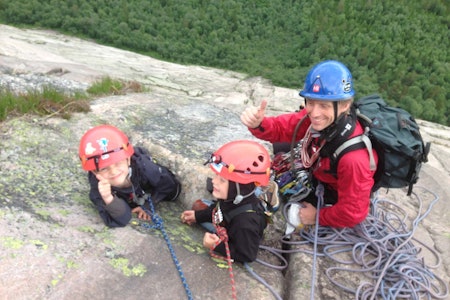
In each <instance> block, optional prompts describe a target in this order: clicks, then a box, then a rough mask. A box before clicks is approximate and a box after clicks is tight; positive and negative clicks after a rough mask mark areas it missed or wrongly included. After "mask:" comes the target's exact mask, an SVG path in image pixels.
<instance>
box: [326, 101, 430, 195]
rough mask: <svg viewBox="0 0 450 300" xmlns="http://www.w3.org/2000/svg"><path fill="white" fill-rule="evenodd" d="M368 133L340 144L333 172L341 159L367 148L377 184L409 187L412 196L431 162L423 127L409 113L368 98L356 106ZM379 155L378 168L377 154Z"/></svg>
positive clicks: (375, 186)
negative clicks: (416, 184)
mask: <svg viewBox="0 0 450 300" xmlns="http://www.w3.org/2000/svg"><path fill="white" fill-rule="evenodd" d="M353 105H354V106H355V108H356V112H357V116H358V120H359V121H360V122H361V124H362V125H363V127H364V128H365V131H366V132H365V133H364V134H362V135H360V136H356V137H353V138H351V139H349V140H347V141H346V142H344V143H343V144H342V145H340V146H339V147H338V148H337V149H336V150H335V151H334V153H333V155H332V156H331V164H330V170H331V172H332V173H333V174H336V169H337V165H338V162H339V159H340V158H341V157H342V155H344V154H345V153H347V152H349V151H352V150H356V149H362V148H367V149H368V151H369V155H370V162H371V169H372V170H373V169H374V168H375V167H376V168H377V171H376V172H375V176H374V179H375V185H374V187H373V191H376V190H377V189H379V188H380V187H384V188H401V187H406V186H407V187H408V192H407V194H408V196H409V195H410V194H411V192H412V188H413V185H414V184H415V183H417V180H418V179H419V172H420V169H421V166H422V163H426V162H427V161H428V158H427V156H428V153H429V151H430V146H431V145H430V143H426V144H424V142H423V139H422V136H421V134H420V131H419V126H418V124H417V123H416V121H415V120H414V118H413V117H412V116H411V114H410V113H408V112H407V111H405V110H403V109H401V108H396V107H392V106H388V105H387V104H386V103H385V101H384V100H383V99H382V98H381V97H380V96H379V95H371V96H366V97H363V98H361V99H359V100H358V101H357V102H355V103H354V104H353ZM372 147H373V149H375V150H376V151H377V154H378V165H377V166H375V161H374V158H373V153H372V151H371V149H372Z"/></svg>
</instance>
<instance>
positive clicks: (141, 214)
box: [131, 206, 150, 221]
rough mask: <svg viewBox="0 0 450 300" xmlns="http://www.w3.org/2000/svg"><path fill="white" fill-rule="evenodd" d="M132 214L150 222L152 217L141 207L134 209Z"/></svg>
mask: <svg viewBox="0 0 450 300" xmlns="http://www.w3.org/2000/svg"><path fill="white" fill-rule="evenodd" d="M131 212H132V213H135V214H137V217H138V219H142V220H145V221H150V216H149V215H148V214H147V213H146V212H145V211H144V210H143V209H142V207H140V206H138V207H135V208H133V209H132V210H131Z"/></svg>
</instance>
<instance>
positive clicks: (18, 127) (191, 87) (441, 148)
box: [0, 25, 450, 299]
mask: <svg viewBox="0 0 450 300" xmlns="http://www.w3.org/2000/svg"><path fill="white" fill-rule="evenodd" d="M104 76H110V77H113V78H121V79H124V80H136V81H139V82H141V83H142V84H143V85H144V86H145V87H146V89H147V91H146V92H144V93H139V94H128V95H121V96H110V97H104V98H99V99H96V100H94V101H93V102H92V106H91V112H89V113H87V114H77V115H75V116H73V117H72V118H71V119H70V120H63V119H58V118H45V117H42V118H41V117H35V116H25V117H20V118H15V119H10V120H8V121H6V122H3V123H2V124H0V135H1V142H0V143H1V147H0V175H1V176H0V191H1V197H0V250H1V251H0V274H1V276H0V299H11V298H14V299H106V298H110V299H145V298H149V297H150V298H151V299H183V298H193V299H213V298H220V299H223V298H228V297H231V284H230V274H229V270H228V269H226V268H223V266H224V265H225V264H223V263H220V262H217V261H214V260H211V259H210V258H209V254H208V252H207V251H206V250H205V249H203V247H202V245H201V240H202V234H203V232H202V230H201V229H200V228H199V227H196V226H194V227H188V226H186V225H182V224H181V223H180V222H179V220H178V216H179V214H180V213H181V211H182V210H183V209H185V208H187V207H190V206H191V204H192V203H193V201H195V199H198V198H200V197H208V196H209V195H208V194H207V193H206V190H205V180H206V178H207V176H208V175H210V174H209V171H208V168H206V167H204V166H203V162H204V161H205V158H206V157H207V155H208V154H210V153H211V151H214V150H215V149H217V148H218V147H219V146H221V145H222V144H224V143H226V142H228V141H231V140H236V139H254V138H253V137H252V136H251V135H250V134H249V133H248V131H247V130H246V128H245V127H244V126H243V125H242V124H241V123H240V120H239V114H240V113H241V111H242V110H243V109H244V108H245V107H246V106H247V105H255V104H256V105H258V104H259V102H260V101H261V100H262V99H267V100H268V101H269V106H268V113H269V114H272V115H276V114H279V113H281V112H285V111H293V110H295V109H296V108H297V107H298V105H299V103H300V98H299V97H298V91H296V90H290V89H285V88H279V87H275V86H273V85H271V83H270V82H269V81H267V80H264V79H263V78H249V77H247V76H246V75H245V74H239V73H235V72H230V71H225V70H218V69H211V68H204V67H199V66H181V65H176V64H172V63H167V62H162V61H158V60H155V59H152V58H150V57H145V56H142V55H138V54H135V53H132V52H128V51H123V50H118V49H115V48H110V47H105V46H101V45H97V44H95V43H92V42H88V41H84V40H80V39H77V38H72V37H67V36H63V35H60V34H57V33H54V32H50V31H40V30H21V29H17V28H13V27H9V26H3V25H0V83H1V84H2V87H5V86H8V87H10V88H15V89H17V90H20V89H24V90H26V89H27V88H29V87H34V88H39V86H41V85H42V84H43V83H44V84H49V83H50V84H52V85H54V86H58V87H61V88H64V89H71V90H77V89H81V90H83V89H86V88H87V87H88V86H89V85H90V84H92V83H93V82H94V81H95V80H98V79H100V78H101V77H104ZM300 85H301V83H300V82H299V86H300ZM102 123H110V124H113V125H115V126H117V127H119V128H121V129H122V130H123V131H125V132H126V133H127V134H128V135H129V136H130V138H131V140H132V142H133V143H134V144H135V145H143V146H145V147H147V148H148V149H149V150H150V151H151V152H152V153H153V155H154V156H155V157H156V159H157V160H158V161H159V162H161V163H163V164H165V165H167V166H169V167H170V168H172V169H173V170H175V171H176V173H177V175H178V176H179V177H180V178H181V179H182V182H183V194H182V196H181V197H180V199H179V200H178V201H177V202H176V203H161V205H158V206H157V207H156V210H157V212H158V214H160V215H161V216H162V219H163V220H164V227H163V230H160V229H157V228H156V229H155V228H148V226H143V225H142V224H140V223H139V222H138V221H137V220H136V221H133V222H132V223H131V224H130V225H129V226H127V227H125V228H118V229H108V228H106V227H105V226H104V225H103V223H102V222H101V220H100V218H99V217H98V215H97V213H96V211H95V210H94V208H93V206H92V205H91V203H90V201H89V199H88V195H87V194H88V186H87V180H86V174H85V173H84V172H83V171H82V170H81V167H80V165H79V160H78V157H77V152H78V141H79V139H80V138H81V136H82V134H83V133H84V132H85V131H86V130H87V129H89V128H90V127H92V126H95V125H98V124H102ZM420 125H421V130H422V134H423V136H424V139H425V140H427V141H431V142H432V148H431V154H430V157H429V159H430V161H429V163H427V164H426V165H424V166H423V170H422V174H421V179H420V181H419V184H418V185H422V186H425V187H426V188H428V189H430V190H431V191H433V192H434V193H436V195H437V196H438V197H439V198H440V199H439V201H437V202H436V203H435V204H434V206H433V207H432V208H431V211H430V212H429V214H427V216H426V217H425V219H424V220H422V221H421V222H420V224H419V226H418V227H417V230H415V232H414V238H415V239H416V240H417V241H420V242H422V243H424V244H425V245H427V246H429V247H431V248H432V249H435V250H436V251H437V253H438V254H439V258H440V259H442V261H441V263H440V265H438V266H437V268H435V269H432V272H434V274H436V275H437V276H439V278H442V280H443V285H444V286H441V287H439V288H438V290H439V291H442V293H441V294H440V295H439V294H438V293H437V292H436V294H437V295H433V296H435V297H437V298H442V299H445V298H446V297H447V295H445V293H446V291H447V288H446V287H445V285H448V283H449V274H450V270H449V269H448V268H449V267H448V266H450V261H449V257H450V255H449V254H450V253H449V252H450V250H449V249H450V216H449V213H448V209H447V203H446V201H447V199H448V197H449V195H450V187H449V184H448V183H449V182H450V163H449V160H448V154H449V151H450V150H449V146H450V133H449V132H450V131H449V128H447V127H444V126H440V125H436V124H432V123H429V122H424V121H420ZM263 144H265V145H266V146H267V147H268V148H270V145H269V144H267V143H263ZM418 191H419V192H418V194H420V196H423V198H424V207H423V208H422V207H420V206H419V202H416V201H415V200H413V199H411V198H409V197H406V196H405V192H404V191H402V190H391V191H389V193H388V194H386V195H384V197H386V198H387V199H389V200H392V201H395V203H397V204H398V205H399V206H400V207H401V208H402V209H404V210H405V211H406V213H407V215H408V219H409V220H412V219H413V218H414V217H415V216H416V215H417V214H419V215H420V214H424V212H425V211H426V209H427V208H428V205H429V204H430V199H432V198H433V197H432V196H430V194H429V193H428V194H427V193H425V192H420V191H421V189H420V188H418ZM427 195H428V196H427ZM269 227H270V228H269V229H268V230H267V233H266V237H265V239H264V244H265V245H269V246H274V247H280V241H279V240H280V238H281V236H282V233H283V232H284V219H283V216H282V214H281V213H277V214H276V215H275V224H273V225H270V226H269ZM169 250H173V253H175V256H176V257H173V256H171V251H169ZM261 252H264V251H261ZM420 255H423V256H424V257H425V263H426V264H427V265H430V266H433V265H434V264H435V262H436V258H435V257H433V255H432V252H429V251H426V249H425V250H424V253H423V254H420ZM261 257H263V258H264V259H267V260H268V261H270V262H271V263H273V264H278V260H277V259H276V258H274V257H272V256H271V255H267V254H266V253H262V254H261ZM289 259H290V261H289V268H288V269H287V270H285V271H279V270H276V269H273V268H268V267H266V266H264V265H262V264H258V263H253V264H252V267H253V268H254V271H255V272H256V273H257V274H258V275H259V276H261V277H262V278H264V279H265V280H266V281H267V283H268V285H270V286H271V287H273V288H274V289H275V291H276V292H277V293H278V294H279V295H281V297H282V298H284V299H309V298H315V299H331V298H333V299H354V298H355V296H354V294H352V293H349V292H345V291H344V290H343V289H342V288H339V287H338V286H337V285H334V284H332V283H331V282H330V280H329V279H327V277H326V276H325V271H326V269H327V268H328V267H330V266H332V262H330V261H328V260H326V259H325V258H321V257H319V258H317V264H313V263H314V261H313V256H312V255H309V254H304V253H295V254H293V255H291V256H290V258H289ZM176 265H178V268H177V267H176ZM313 266H315V268H316V270H315V271H316V273H314V272H312V271H313V270H314V269H313ZM232 271H233V274H234V277H235V282H236V289H237V295H238V298H239V299H273V298H274V296H273V295H272V293H271V292H270V291H269V289H268V288H266V287H265V286H264V285H263V284H261V283H258V282H257V281H256V280H255V279H254V278H253V277H252V275H251V273H249V272H248V270H246V269H245V268H244V267H243V266H242V265H239V264H234V265H233V270H232ZM313 274H316V275H315V278H313ZM339 276H340V277H342V281H343V282H347V283H348V282H350V283H351V282H356V281H357V280H360V279H359V277H358V276H356V275H354V274H352V273H350V274H348V273H345V272H342V273H340V275H339ZM312 280H314V282H315V289H314V295H313V296H311V295H310V291H311V284H312ZM356 287H357V285H355V286H354V288H356ZM190 296H192V297H190Z"/></svg>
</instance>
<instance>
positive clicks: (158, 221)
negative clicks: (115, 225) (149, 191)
mask: <svg viewBox="0 0 450 300" xmlns="http://www.w3.org/2000/svg"><path fill="white" fill-rule="evenodd" d="M147 201H148V203H149V206H150V210H151V213H150V212H149V211H148V210H147V209H146V208H144V206H142V208H143V209H144V211H145V212H146V213H147V214H148V215H150V216H151V218H152V222H153V224H154V225H150V224H148V223H141V225H142V227H144V228H147V229H159V230H161V233H162V235H163V237H164V240H165V241H166V243H167V247H168V248H169V252H170V254H171V256H172V260H173V262H174V263H175V266H176V268H177V270H178V273H179V274H180V279H181V283H182V284H183V287H184V289H185V291H186V295H187V297H188V299H189V300H193V299H194V297H193V296H192V292H191V290H190V288H189V285H188V283H187V281H186V277H185V276H184V273H183V271H182V269H181V264H180V262H179V261H178V258H177V256H176V254H175V250H174V249H173V247H172V243H171V242H170V239H169V235H168V234H167V232H166V229H165V228H164V222H163V219H162V218H161V217H160V216H159V215H158V214H157V213H156V212H155V207H154V206H153V201H152V199H151V198H150V197H148V198H147Z"/></svg>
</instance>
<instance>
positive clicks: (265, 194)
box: [259, 180, 280, 212]
mask: <svg viewBox="0 0 450 300" xmlns="http://www.w3.org/2000/svg"><path fill="white" fill-rule="evenodd" d="M259 198H260V199H261V200H263V201H264V203H266V205H267V209H268V210H269V211H270V212H276V211H277V210H278V209H279V208H280V199H279V197H278V184H277V183H276V182H275V181H273V180H271V181H269V184H268V185H267V186H265V187H262V193H261V194H260V195H259Z"/></svg>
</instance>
